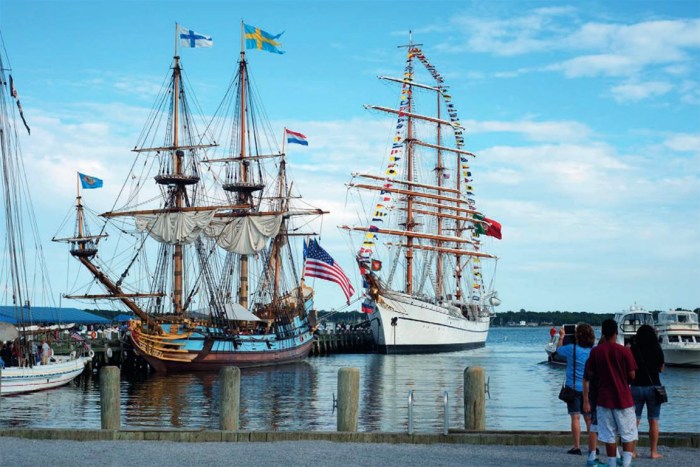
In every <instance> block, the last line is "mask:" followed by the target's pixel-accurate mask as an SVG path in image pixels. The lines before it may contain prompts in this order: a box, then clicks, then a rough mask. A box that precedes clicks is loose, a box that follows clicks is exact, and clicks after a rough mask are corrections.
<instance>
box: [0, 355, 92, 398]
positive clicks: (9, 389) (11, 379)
mask: <svg viewBox="0 0 700 467" xmlns="http://www.w3.org/2000/svg"><path fill="white" fill-rule="evenodd" d="M54 359H56V360H57V361H56V362H52V363H49V364H48V365H35V366H33V367H31V368H30V367H26V368H22V367H6V368H5V369H3V370H2V378H0V394H2V395H3V396H6V395H9V394H20V393H24V392H34V391H42V390H44V389H50V388H55V387H57V386H62V385H64V384H67V383H69V382H71V381H72V380H73V379H75V377H76V376H78V375H79V374H81V373H82V372H83V370H84V369H85V365H87V363H88V362H89V361H90V360H91V359H90V357H78V358H74V359H70V358H69V357H54Z"/></svg>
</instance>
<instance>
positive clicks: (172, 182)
mask: <svg viewBox="0 0 700 467" xmlns="http://www.w3.org/2000/svg"><path fill="white" fill-rule="evenodd" d="M177 35H178V37H177V38H176V52H175V58H174V62H173V65H172V70H173V71H172V76H171V79H170V81H169V83H168V85H167V86H166V87H165V88H164V93H163V95H162V96H161V97H160V98H159V99H158V101H157V103H156V106H155V107H154V109H153V111H152V113H151V120H150V121H149V122H148V123H147V125H146V129H145V130H144V132H143V134H142V136H141V138H140V140H139V143H138V144H137V146H136V148H135V149H134V152H135V153H136V158H137V160H136V161H135V163H134V165H133V167H134V168H133V170H132V172H131V173H130V174H129V175H128V177H127V183H126V186H125V188H124V189H123V190H122V194H123V196H122V197H121V198H120V199H118V200H117V202H115V207H117V208H116V209H113V210H111V211H110V212H106V213H103V214H102V215H101V216H102V218H103V219H106V222H105V223H104V225H105V226H104V227H103V231H102V232H100V234H99V235H90V233H89V232H88V231H87V227H88V223H87V222H86V221H85V216H86V209H85V206H84V205H83V204H82V202H81V196H80V193H79V194H78V198H77V203H76V207H77V224H76V225H77V227H76V229H77V233H76V235H75V236H74V237H72V238H68V239H63V240H64V241H68V242H69V243H71V245H72V248H71V254H72V255H73V256H74V257H75V258H77V259H78V261H80V262H81V263H82V264H83V266H85V268H87V270H88V271H90V272H91V273H92V276H93V278H94V279H96V281H97V282H98V283H99V284H101V285H102V287H103V288H104V289H105V290H106V293H103V294H95V293H88V292H90V291H89V290H87V291H85V290H84V291H83V292H82V293H81V294H80V295H76V294H74V295H69V297H70V298H83V299H106V300H116V301H118V302H121V304H122V305H124V306H125V307H126V308H127V309H128V310H129V311H131V312H133V313H134V314H135V315H136V319H134V320H132V321H131V322H130V336H131V341H132V343H133V345H134V348H135V350H136V351H137V352H138V353H139V354H140V355H141V356H143V358H145V359H146V360H147V361H148V362H149V364H150V365H151V366H152V367H153V368H154V369H155V370H157V371H161V372H171V371H209V370H217V369H220V368H222V367H225V366H231V365H235V366H239V367H247V366H260V365H274V364H280V363H287V362H291V361H294V360H298V359H300V358H303V357H305V356H306V355H308V353H309V351H310V349H311V345H312V339H313V330H314V322H313V317H312V316H313V314H312V306H313V290H312V289H311V288H310V287H308V286H306V285H305V284H304V282H303V278H301V277H300V276H299V274H300V269H301V268H300V266H301V261H300V259H299V258H298V256H299V254H300V251H301V247H300V245H298V243H299V241H300V240H301V239H302V238H303V237H305V236H308V235H311V234H312V233H311V232H307V233H305V232H298V229H299V227H297V226H295V225H294V222H295V220H296V219H298V218H302V219H303V223H304V225H309V222H312V221H313V219H309V216H319V215H322V214H324V211H321V210H319V209H308V208H297V207H295V203H296V200H297V199H299V198H300V196H299V195H298V194H296V193H295V192H294V190H293V186H292V183H291V182H290V181H289V180H288V175H287V165H286V160H285V153H284V141H285V140H284V139H283V140H282V149H281V150H280V149H279V147H270V146H274V145H275V138H274V137H272V135H270V134H269V128H270V125H269V123H268V122H267V121H265V120H264V119H263V118H262V117H263V116H264V115H265V112H264V111H263V110H262V108H261V104H260V102H259V101H258V100H257V98H258V95H257V93H256V92H255V91H254V90H253V88H252V85H251V80H250V78H249V64H248V61H247V59H246V49H259V50H267V51H270V52H280V51H279V46H280V44H279V42H277V40H276V39H277V38H279V36H280V35H276V36H273V35H270V34H268V33H266V32H265V31H262V30H260V29H259V28H254V27H251V26H248V25H244V24H243V23H242V24H241V36H242V37H241V52H240V58H239V60H238V66H237V72H236V74H235V76H234V78H233V80H232V81H231V84H230V86H229V89H228V90H227V92H226V93H225V95H224V98H223V100H222V102H221V104H220V105H219V108H218V110H217V112H216V113H215V116H214V117H213V119H212V120H211V121H210V122H209V123H208V124H207V126H206V129H205V130H204V131H201V132H200V131H199V130H198V129H197V126H196V122H195V120H194V119H193V117H192V116H191V113H190V105H189V103H188V101H187V99H186V95H187V94H189V92H190V91H189V87H188V83H187V81H186V79H185V78H186V77H185V75H184V71H183V69H182V66H181V61H180V57H179V54H178V48H177V44H178V39H179V40H180V45H181V46H183V47H209V46H211V45H212V41H211V38H209V37H207V36H204V35H201V34H197V33H195V32H194V31H191V30H188V29H185V28H182V27H180V26H178V27H177ZM202 135H203V136H202ZM286 136H287V130H286V129H285V137H286ZM210 141H221V142H225V143H224V144H223V145H221V146H219V145H217V144H215V143H210ZM152 181H155V184H153V183H152ZM154 185H155V186H154ZM81 186H83V187H85V185H81ZM87 188H90V187H87ZM153 199H155V200H156V202H155V203H156V205H155V206H153V205H151V206H148V203H149V201H147V200H153ZM110 228H116V231H117V233H122V234H127V235H126V236H127V237H129V238H130V239H131V243H130V246H129V248H127V249H124V251H115V252H114V253H113V254H112V255H106V254H105V253H104V252H103V251H101V249H100V251H99V253H98V248H97V246H98V244H100V241H101V240H102V239H103V238H104V237H105V236H106V235H107V231H108V230H109V229H110ZM100 246H101V244H100ZM120 246H121V243H120ZM297 247H298V248H297ZM125 258H126V259H125ZM106 260H109V261H110V262H106ZM139 266H143V270H141V271H139V270H137V269H138V267H139ZM87 288H89V285H88V287H87Z"/></svg>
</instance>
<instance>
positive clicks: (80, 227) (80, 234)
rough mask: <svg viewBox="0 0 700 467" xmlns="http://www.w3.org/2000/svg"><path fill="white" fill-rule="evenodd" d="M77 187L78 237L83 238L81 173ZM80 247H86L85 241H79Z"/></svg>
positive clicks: (77, 180)
mask: <svg viewBox="0 0 700 467" xmlns="http://www.w3.org/2000/svg"><path fill="white" fill-rule="evenodd" d="M75 185H76V188H77V190H78V195H77V196H76V197H75V209H76V210H77V212H78V238H83V205H82V203H81V202H80V174H78V176H77V178H76V183H75ZM78 248H79V249H81V250H83V249H85V244H84V243H83V242H78Z"/></svg>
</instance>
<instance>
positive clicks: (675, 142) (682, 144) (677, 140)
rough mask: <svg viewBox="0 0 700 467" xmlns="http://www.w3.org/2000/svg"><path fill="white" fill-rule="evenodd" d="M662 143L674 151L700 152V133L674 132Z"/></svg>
mask: <svg viewBox="0 0 700 467" xmlns="http://www.w3.org/2000/svg"><path fill="white" fill-rule="evenodd" d="M664 145H665V146H666V147H668V148H670V149H673V150H674V151H682V152H696V153H700V135H697V134H688V133H682V134H676V135H673V136H671V137H669V138H668V139H666V140H665V141H664Z"/></svg>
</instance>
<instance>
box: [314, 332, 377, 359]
mask: <svg viewBox="0 0 700 467" xmlns="http://www.w3.org/2000/svg"><path fill="white" fill-rule="evenodd" d="M376 351H377V345H376V343H375V341H374V336H373V335H372V331H371V330H369V329H351V330H340V331H321V332H318V333H317V334H316V335H315V339H314V345H313V347H312V348H311V356H313V357H320V356H325V355H331V354H336V353H374V352H376Z"/></svg>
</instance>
